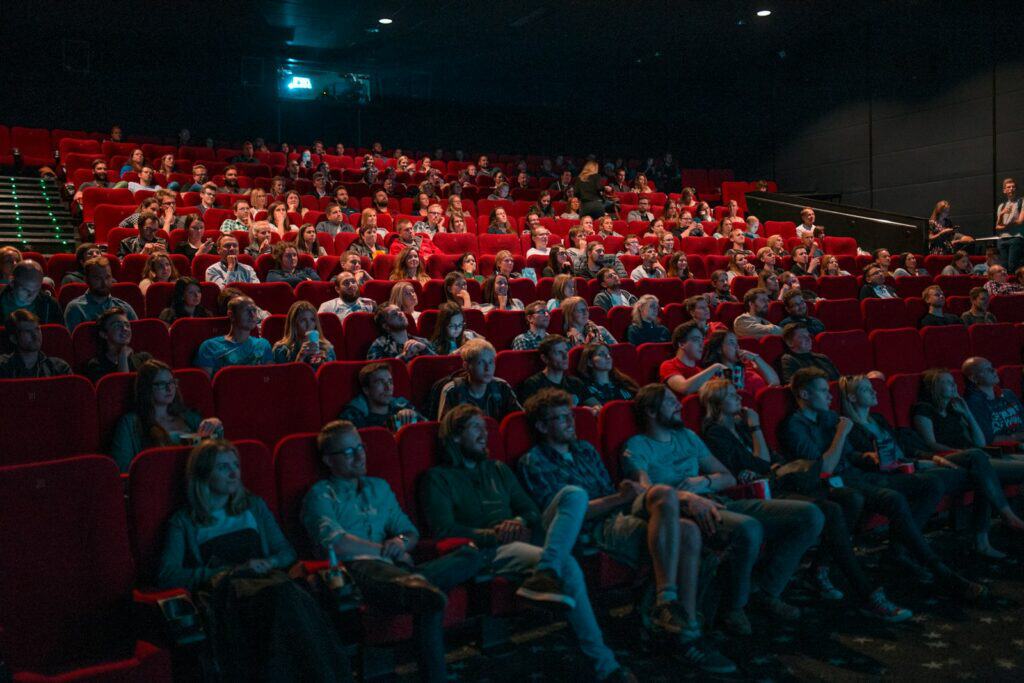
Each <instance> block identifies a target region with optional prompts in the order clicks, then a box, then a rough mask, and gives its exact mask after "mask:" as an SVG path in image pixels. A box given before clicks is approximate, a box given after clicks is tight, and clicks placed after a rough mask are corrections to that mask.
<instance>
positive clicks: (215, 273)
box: [206, 235, 260, 287]
mask: <svg viewBox="0 0 1024 683" xmlns="http://www.w3.org/2000/svg"><path fill="white" fill-rule="evenodd" d="M217 255H218V256H220V260H219V261H218V262H217V263H214V264H213V265H211V266H210V267H209V268H207V269H206V280H207V281H208V282H213V283H214V284H216V285H217V286H218V287H224V285H227V284H230V283H232V282H253V283H255V282H259V281H260V279H259V278H258V277H257V276H256V270H255V269H254V268H253V267H252V266H249V265H246V264H244V263H242V262H241V261H240V260H239V259H238V239H237V238H236V237H234V236H233V235H221V236H220V237H218V238H217Z"/></svg>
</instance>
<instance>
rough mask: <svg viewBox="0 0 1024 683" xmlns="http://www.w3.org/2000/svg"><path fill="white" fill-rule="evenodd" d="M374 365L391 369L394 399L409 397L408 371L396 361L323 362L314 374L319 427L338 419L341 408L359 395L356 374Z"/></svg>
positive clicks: (400, 362)
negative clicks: (317, 391) (318, 403)
mask: <svg viewBox="0 0 1024 683" xmlns="http://www.w3.org/2000/svg"><path fill="white" fill-rule="evenodd" d="M376 363H385V364H387V366H388V367H389V368H390V369H391V379H392V382H393V383H394V391H395V396H403V397H405V398H410V396H411V388H410V380H409V371H408V370H407V369H406V366H405V363H403V362H402V361H400V360H398V359H396V358H389V359H387V360H383V361H365V360H364V361H360V360H349V361H334V362H331V363H325V364H324V365H322V366H320V369H319V370H317V373H316V379H317V388H318V390H319V399H320V421H321V422H322V423H323V424H327V423H328V422H330V421H331V420H336V419H338V414H339V413H340V412H341V409H342V408H344V407H345V406H346V405H348V403H349V401H351V400H352V399H354V398H355V397H356V396H358V395H359V394H360V393H361V391H362V389H361V388H360V386H359V371H360V370H361V369H362V368H363V367H365V366H367V365H371V364H376Z"/></svg>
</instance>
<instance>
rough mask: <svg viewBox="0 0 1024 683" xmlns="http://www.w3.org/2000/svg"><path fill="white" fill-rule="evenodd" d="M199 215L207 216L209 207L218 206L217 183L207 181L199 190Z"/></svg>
mask: <svg viewBox="0 0 1024 683" xmlns="http://www.w3.org/2000/svg"><path fill="white" fill-rule="evenodd" d="M196 208H197V209H199V215H200V216H205V215H206V211H207V210H208V209H215V208H217V184H216V183H206V184H205V185H203V187H202V189H201V190H200V191H199V205H198V206H197V207H196Z"/></svg>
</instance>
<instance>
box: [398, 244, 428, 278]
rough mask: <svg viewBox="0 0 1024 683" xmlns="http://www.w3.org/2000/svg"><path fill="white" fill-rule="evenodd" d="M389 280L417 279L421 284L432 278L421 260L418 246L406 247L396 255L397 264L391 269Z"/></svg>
mask: <svg viewBox="0 0 1024 683" xmlns="http://www.w3.org/2000/svg"><path fill="white" fill-rule="evenodd" d="M388 279H389V280H415V281H417V282H419V283H420V284H421V285H422V284H426V282H427V280H429V279H430V275H428V274H427V269H426V268H425V267H424V265H423V261H421V260H420V252H419V250H418V249H417V248H416V247H406V248H405V249H403V250H402V251H400V252H398V255H397V256H395V266H394V268H392V269H391V275H390V276H389V278H388Z"/></svg>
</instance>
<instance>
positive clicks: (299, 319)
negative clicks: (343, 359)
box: [271, 301, 337, 368]
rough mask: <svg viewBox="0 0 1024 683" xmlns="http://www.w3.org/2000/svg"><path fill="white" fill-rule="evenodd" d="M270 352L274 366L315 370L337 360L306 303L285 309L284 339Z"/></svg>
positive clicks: (318, 320)
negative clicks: (298, 365) (294, 365)
mask: <svg viewBox="0 0 1024 683" xmlns="http://www.w3.org/2000/svg"><path fill="white" fill-rule="evenodd" d="M271 351H272V352H273V354H274V362H275V363H306V364H308V365H312V366H313V367H314V368H318V367H320V366H321V365H323V364H324V363H327V362H328V361H332V360H337V358H336V357H335V355H334V346H332V345H331V343H330V342H329V341H327V339H325V338H324V331H323V329H321V327H320V318H318V317H317V314H316V307H315V306H313V304H311V303H309V302H308V301H296V302H295V303H293V304H292V306H291V308H289V309H288V317H286V318H285V321H284V336H283V337H281V339H280V340H279V341H278V342H277V343H276V344H274V347H273V349H271Z"/></svg>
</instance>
